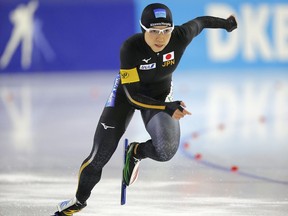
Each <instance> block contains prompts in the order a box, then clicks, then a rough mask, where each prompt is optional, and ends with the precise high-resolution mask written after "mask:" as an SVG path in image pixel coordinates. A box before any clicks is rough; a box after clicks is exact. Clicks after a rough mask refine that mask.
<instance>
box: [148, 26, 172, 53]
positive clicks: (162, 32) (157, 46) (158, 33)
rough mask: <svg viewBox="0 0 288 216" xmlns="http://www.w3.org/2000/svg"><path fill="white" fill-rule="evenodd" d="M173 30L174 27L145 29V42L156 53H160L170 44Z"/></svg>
mask: <svg viewBox="0 0 288 216" xmlns="http://www.w3.org/2000/svg"><path fill="white" fill-rule="evenodd" d="M142 27H143V26H142ZM173 29H174V27H168V28H167V26H155V27H153V28H149V29H147V28H144V30H145V32H144V39H145V42H146V43H147V44H148V46H149V47H150V48H151V49H152V50H153V51H154V52H160V51H162V50H163V49H164V48H165V47H166V46H167V44H168V43H169V41H170V38H171V33H172V31H173Z"/></svg>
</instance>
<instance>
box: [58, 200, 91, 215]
mask: <svg viewBox="0 0 288 216" xmlns="http://www.w3.org/2000/svg"><path fill="white" fill-rule="evenodd" d="M86 205H87V203H86V202H85V203H84V204H82V203H80V202H79V201H78V200H77V198H76V197H74V198H73V199H71V200H67V201H63V202H61V203H59V204H58V205H57V208H58V211H57V212H55V214H54V216H72V215H73V214H74V213H77V212H79V211H80V210H82V209H83V208H84V207H86Z"/></svg>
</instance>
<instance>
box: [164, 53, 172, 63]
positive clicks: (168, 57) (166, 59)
mask: <svg viewBox="0 0 288 216" xmlns="http://www.w3.org/2000/svg"><path fill="white" fill-rule="evenodd" d="M173 59H174V51H172V52H170V53H167V54H165V55H163V62H166V61H170V60H173Z"/></svg>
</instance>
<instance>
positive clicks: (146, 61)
mask: <svg viewBox="0 0 288 216" xmlns="http://www.w3.org/2000/svg"><path fill="white" fill-rule="evenodd" d="M150 60H151V58H149V59H142V61H144V62H145V63H148V62H149V61H150Z"/></svg>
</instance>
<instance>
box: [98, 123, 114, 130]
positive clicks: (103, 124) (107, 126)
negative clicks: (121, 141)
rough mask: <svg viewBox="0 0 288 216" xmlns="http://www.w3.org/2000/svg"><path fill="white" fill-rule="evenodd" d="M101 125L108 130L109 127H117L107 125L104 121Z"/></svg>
mask: <svg viewBox="0 0 288 216" xmlns="http://www.w3.org/2000/svg"><path fill="white" fill-rule="evenodd" d="M101 125H102V126H103V128H104V129H105V130H107V129H108V128H111V129H113V128H115V127H112V126H109V125H106V124H105V123H102V122H101Z"/></svg>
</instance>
